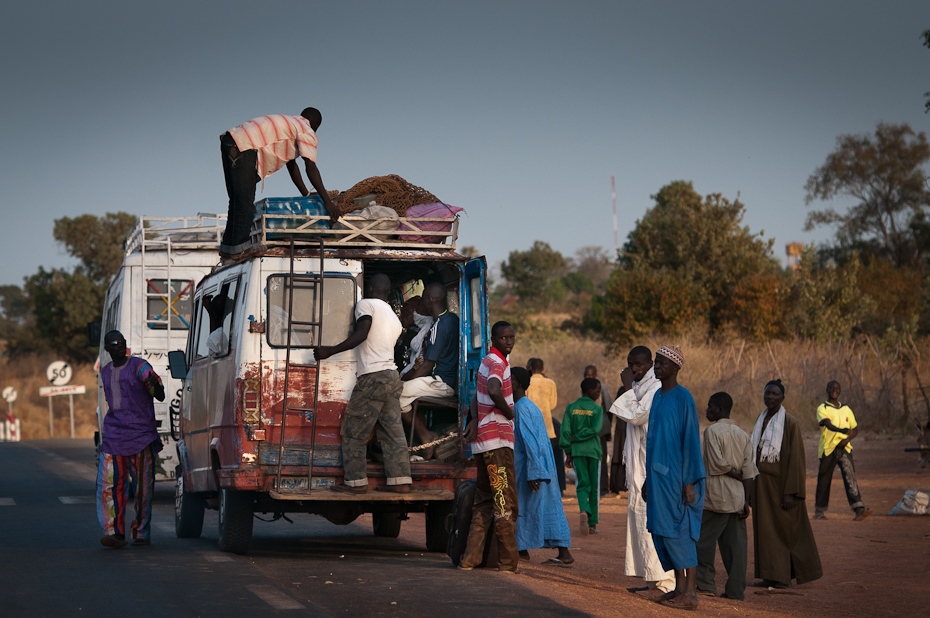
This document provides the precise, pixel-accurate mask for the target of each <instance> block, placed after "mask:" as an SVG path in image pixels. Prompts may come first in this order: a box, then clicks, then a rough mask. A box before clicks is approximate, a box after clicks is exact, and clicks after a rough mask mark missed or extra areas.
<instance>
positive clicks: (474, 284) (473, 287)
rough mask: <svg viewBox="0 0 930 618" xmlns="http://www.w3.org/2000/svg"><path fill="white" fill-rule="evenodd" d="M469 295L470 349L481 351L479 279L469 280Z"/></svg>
mask: <svg viewBox="0 0 930 618" xmlns="http://www.w3.org/2000/svg"><path fill="white" fill-rule="evenodd" d="M468 287H469V295H470V296H471V303H469V304H470V305H471V307H470V308H471V315H470V316H469V318H470V321H471V347H473V348H475V349H479V350H480V349H481V346H482V343H483V342H482V341H481V334H482V330H481V277H475V278H474V279H471V280H469V282H468Z"/></svg>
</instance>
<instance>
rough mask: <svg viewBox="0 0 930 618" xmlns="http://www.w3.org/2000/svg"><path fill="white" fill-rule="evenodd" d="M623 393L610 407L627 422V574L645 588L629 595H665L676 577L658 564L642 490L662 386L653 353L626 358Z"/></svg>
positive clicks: (646, 351) (634, 353)
mask: <svg viewBox="0 0 930 618" xmlns="http://www.w3.org/2000/svg"><path fill="white" fill-rule="evenodd" d="M620 380H621V381H622V382H623V386H624V389H625V390H624V392H623V394H622V395H620V397H618V398H617V399H616V400H615V401H614V403H613V405H612V406H611V407H610V412H611V413H612V414H615V415H616V416H617V417H619V418H621V419H623V420H624V421H626V423H627V430H626V441H625V442H624V444H623V463H624V465H626V481H627V526H626V556H625V559H624V574H625V575H628V576H631V577H642V578H643V579H645V580H646V586H643V587H637V588H630V589H629V590H630V592H644V591H647V590H651V589H653V588H657V589H659V590H661V591H662V592H663V593H665V592H671V591H672V590H674V588H675V574H674V573H673V572H672V571H666V570H665V569H663V568H662V564H661V563H660V562H659V557H658V555H656V550H655V546H654V545H653V542H652V534H650V533H649V532H648V531H647V530H646V502H645V501H644V500H643V497H642V487H643V483H644V482H645V480H646V434H647V427H648V425H649V410H650V409H651V408H652V399H653V397H654V396H655V394H656V392H658V390H659V388H660V387H661V386H662V383H661V382H660V381H659V380H658V379H656V376H655V373H654V371H653V369H652V351H651V350H650V349H649V348H647V347H645V346H637V347H635V348H633V349H632V350H630V353H629V354H628V355H627V367H626V369H624V370H623V371H622V372H621V373H620Z"/></svg>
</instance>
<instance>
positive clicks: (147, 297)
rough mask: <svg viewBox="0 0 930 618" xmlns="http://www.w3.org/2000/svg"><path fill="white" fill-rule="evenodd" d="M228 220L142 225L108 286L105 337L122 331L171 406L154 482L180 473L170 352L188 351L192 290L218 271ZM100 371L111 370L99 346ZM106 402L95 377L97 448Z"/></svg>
mask: <svg viewBox="0 0 930 618" xmlns="http://www.w3.org/2000/svg"><path fill="white" fill-rule="evenodd" d="M225 227H226V215H209V214H201V215H198V216H196V217H147V216H143V217H141V218H140V219H139V221H138V223H137V224H136V226H135V228H134V229H133V231H132V232H131V233H130V234H129V236H128V237H127V239H126V244H125V256H124V258H123V264H122V266H121V267H120V269H119V272H117V273H116V276H114V277H113V280H112V281H111V282H110V286H109V288H108V289H107V293H106V296H105V298H104V304H103V318H102V323H101V325H100V330H101V332H102V333H103V334H105V333H107V332H109V331H111V330H118V331H120V332H121V333H123V336H124V337H126V347H127V351H128V353H130V354H132V355H133V356H138V357H141V358H143V359H145V360H146V361H148V362H149V364H151V365H152V367H153V368H154V369H155V372H156V373H157V374H158V375H159V376H160V377H161V379H162V381H163V382H164V384H165V394H166V397H165V401H164V402H159V401H156V402H155V419H156V422H157V424H158V433H159V435H160V436H161V439H162V443H163V444H164V445H165V448H163V449H162V451H161V453H159V457H158V462H157V463H156V466H155V470H156V477H155V478H156V479H157V480H170V479H173V478H174V476H175V469H176V467H177V448H176V447H175V441H176V435H177V434H176V429H177V418H178V415H179V413H180V406H181V382H180V380H176V379H173V378H172V377H171V376H170V374H169V372H168V352H169V351H171V350H176V349H177V348H179V347H182V346H184V344H185V343H186V342H187V337H188V333H189V331H190V328H191V313H192V307H193V305H192V302H193V298H194V289H195V288H196V286H197V284H198V283H200V280H201V279H203V278H204V276H206V275H207V274H209V273H210V272H211V271H212V270H213V268H215V267H216V266H217V265H218V264H219V246H220V240H221V239H222V236H223V230H224V229H225ZM98 345H99V346H100V350H99V356H98V360H97V363H98V367H102V366H103V365H106V364H107V363H109V362H110V355H109V354H108V353H107V352H106V350H104V348H103V339H102V337H101V338H100V341H99V343H98ZM107 410H109V407H108V406H107V400H106V397H105V396H104V392H103V384H102V383H101V382H100V377H99V371H98V377H97V426H98V429H99V430H98V432H97V434H96V435H95V440H94V441H95V443H96V445H97V447H98V448H99V446H100V442H101V436H102V434H103V418H104V416H106V413H107Z"/></svg>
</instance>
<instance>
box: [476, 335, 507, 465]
mask: <svg viewBox="0 0 930 618" xmlns="http://www.w3.org/2000/svg"><path fill="white" fill-rule="evenodd" d="M491 378H497V379H498V380H500V383H501V392H502V394H503V395H504V399H506V400H507V403H508V404H509V405H510V409H511V410H512V409H513V387H512V386H511V383H510V362H509V360H508V359H507V358H505V357H504V356H503V355H502V354H501V353H500V352H499V351H498V350H496V349H495V348H491V351H490V352H488V355H487V356H485V357H484V359H483V360H482V361H481V366H480V367H479V368H478V437H477V439H476V440H475V441H474V443H472V445H471V451H472V453H486V452H487V451H493V450H494V449H498V448H509V449H512V448H513V420H511V419H507V418H506V417H504V415H503V414H501V413H500V411H499V410H498V409H497V407H496V406H495V405H494V400H493V399H491V396H490V395H489V394H488V380H490V379H491Z"/></svg>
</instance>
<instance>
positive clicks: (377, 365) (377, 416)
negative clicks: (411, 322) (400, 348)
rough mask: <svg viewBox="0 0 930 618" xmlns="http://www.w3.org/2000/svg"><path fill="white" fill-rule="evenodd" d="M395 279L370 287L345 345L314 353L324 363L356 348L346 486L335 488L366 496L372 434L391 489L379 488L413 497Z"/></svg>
mask: <svg viewBox="0 0 930 618" xmlns="http://www.w3.org/2000/svg"><path fill="white" fill-rule="evenodd" d="M390 291H391V280H390V279H389V278H388V276H387V275H383V274H377V275H374V276H372V277H371V279H370V280H369V282H368V286H367V291H366V294H365V298H364V299H362V300H361V301H359V302H358V304H357V305H355V331H354V332H353V333H352V334H351V335H349V337H348V338H347V339H346V340H345V341H343V342H342V343H340V344H338V345H334V346H320V347H317V348H314V350H313V355H314V357H315V358H316V359H317V360H318V361H319V360H323V359H326V358H329V357H330V356H333V355H334V354H339V353H340V352H344V351H346V350H351V349H355V359H356V361H357V367H356V375H357V376H358V377H357V379H356V381H355V388H354V389H353V390H352V396H351V398H350V399H349V404H348V405H347V406H346V412H345V418H344V419H343V421H342V431H341V434H342V462H343V468H344V469H345V484H344V485H336V486H335V487H333V488H332V489H334V490H335V491H342V492H346V493H354V494H363V493H365V492H366V491H368V473H367V462H366V460H365V450H366V447H367V446H368V437H369V436H370V435H371V431H372V429H376V430H377V434H378V440H379V441H380V442H381V450H382V451H383V453H384V472H385V475H386V476H387V484H386V485H385V486H383V487H378V489H384V490H386V491H394V492H397V493H408V492H410V486H411V485H412V484H413V478H412V477H411V476H410V458H409V455H408V453H407V443H406V441H405V440H404V427H403V424H402V423H401V416H400V403H399V398H400V394H401V391H403V386H402V384H401V381H400V377H399V376H398V375H397V366H396V365H395V364H394V344H395V343H396V342H397V338H398V337H400V334H401V332H402V331H403V327H402V326H401V324H400V320H398V319H397V315H396V314H395V313H394V310H393V309H391V306H390V305H389V304H388V303H387V297H388V294H389V293H390Z"/></svg>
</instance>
